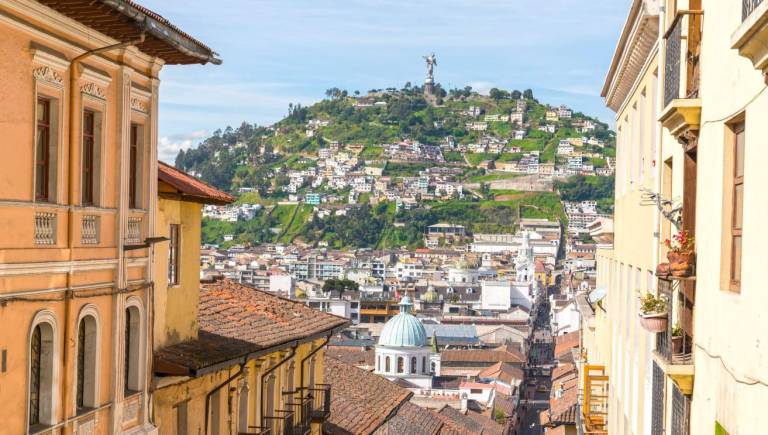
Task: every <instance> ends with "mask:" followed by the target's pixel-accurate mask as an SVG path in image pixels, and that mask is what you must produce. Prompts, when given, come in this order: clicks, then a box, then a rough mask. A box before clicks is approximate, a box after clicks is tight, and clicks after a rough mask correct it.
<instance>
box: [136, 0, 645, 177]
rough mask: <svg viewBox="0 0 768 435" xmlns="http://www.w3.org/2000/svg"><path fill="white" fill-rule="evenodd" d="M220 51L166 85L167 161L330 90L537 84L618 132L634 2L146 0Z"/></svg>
mask: <svg viewBox="0 0 768 435" xmlns="http://www.w3.org/2000/svg"><path fill="white" fill-rule="evenodd" d="M140 2H141V3H142V4H143V5H144V6H147V7H149V8H150V9H152V10H154V11H156V12H158V13H160V14H161V15H163V16H164V17H166V18H168V19H169V20H170V21H171V22H173V23H174V24H176V25H177V26H179V27H180V28H182V29H183V30H184V31H186V32H187V33H189V34H191V35H193V36H195V37H196V38H198V39H199V40H201V41H203V42H204V43H206V44H207V45H209V46H210V47H212V48H213V49H214V50H215V51H216V52H217V53H219V55H220V56H221V58H222V59H223V61H224V63H223V64H222V65H218V66H217V65H212V64H209V65H180V66H176V65H169V66H166V67H165V68H163V71H162V72H161V75H160V78H161V80H162V83H161V86H160V120H159V122H160V139H159V153H160V158H161V159H163V160H165V161H168V162H172V161H173V159H174V158H175V156H176V154H177V153H178V151H179V149H186V148H189V147H193V146H195V145H197V144H198V143H199V142H200V141H201V140H202V139H204V138H206V137H207V136H208V135H210V133H211V132H213V131H215V130H216V129H219V128H221V129H223V128H225V127H226V126H233V127H237V126H239V125H240V124H241V123H242V122H243V121H247V122H249V123H257V124H260V125H269V124H271V123H273V122H275V121H278V120H280V119H281V118H283V117H284V116H285V115H286V114H287V111H288V104H289V103H294V104H295V103H301V104H302V105H309V104H312V103H313V102H315V101H318V100H320V99H322V98H323V97H324V93H325V90H326V89H328V88H331V87H338V88H341V89H347V90H348V91H349V92H350V93H352V92H354V91H355V90H359V91H360V92H361V93H365V92H366V91H367V90H369V89H374V88H386V87H398V88H399V87H401V86H402V85H403V84H405V83H406V82H408V81H410V82H412V83H414V84H419V85H420V84H422V83H423V80H424V76H425V72H426V69H425V63H424V60H423V59H422V56H424V55H427V54H429V53H431V52H434V53H436V56H437V66H436V67H435V80H436V81H437V82H439V83H441V84H442V85H443V87H444V88H446V89H450V88H453V87H464V86H466V85H469V86H472V87H473V88H474V89H476V90H479V91H481V92H483V91H485V92H487V90H488V89H490V88H492V87H499V88H502V89H510V90H511V89H519V90H524V89H526V88H531V89H533V91H534V96H535V97H536V98H537V99H539V101H541V102H543V103H549V104H553V105H559V104H567V105H568V106H570V107H572V108H573V109H575V110H577V111H582V112H584V113H586V114H589V115H592V116H596V117H597V118H599V119H600V120H602V121H604V122H608V123H610V124H613V114H612V113H611V112H610V111H609V109H607V108H606V107H605V104H604V101H603V99H602V98H601V97H600V90H601V88H602V85H603V81H604V79H605V74H606V72H607V70H608V66H609V64H610V61H611V56H612V55H613V51H614V49H615V46H616V41H617V40H618V37H619V33H620V31H621V27H622V25H623V23H624V20H625V19H626V15H627V13H628V11H629V5H630V3H631V0H439V1H437V0H435V1H433V0H344V1H340V0H218V1H196V2H190V1H189V0H140Z"/></svg>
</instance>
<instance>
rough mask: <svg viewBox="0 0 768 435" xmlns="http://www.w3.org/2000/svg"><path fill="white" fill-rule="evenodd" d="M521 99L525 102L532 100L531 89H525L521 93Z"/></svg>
mask: <svg viewBox="0 0 768 435" xmlns="http://www.w3.org/2000/svg"><path fill="white" fill-rule="evenodd" d="M523 98H525V99H526V100H533V89H526V90H525V91H523Z"/></svg>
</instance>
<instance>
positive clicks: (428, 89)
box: [423, 53, 437, 97]
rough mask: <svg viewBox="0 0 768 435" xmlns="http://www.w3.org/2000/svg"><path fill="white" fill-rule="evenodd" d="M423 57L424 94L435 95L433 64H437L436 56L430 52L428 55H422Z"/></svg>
mask: <svg viewBox="0 0 768 435" xmlns="http://www.w3.org/2000/svg"><path fill="white" fill-rule="evenodd" d="M423 58H424V60H425V61H426V62H427V78H426V79H425V80H424V95H425V96H427V97H434V95H435V75H434V69H435V65H437V57H436V56H435V53H432V54H430V55H429V56H423Z"/></svg>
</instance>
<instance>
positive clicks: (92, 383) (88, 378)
mask: <svg viewBox="0 0 768 435" xmlns="http://www.w3.org/2000/svg"><path fill="white" fill-rule="evenodd" d="M89 308H90V307H89ZM87 311H91V310H89V309H87ZM87 311H86V312H87ZM97 325H98V323H97V321H96V317H95V316H94V314H90V313H88V314H84V315H83V316H82V317H81V319H80V322H79V325H78V327H77V360H76V370H77V371H76V375H75V380H76V383H77V384H76V394H75V403H76V406H77V412H78V413H80V412H83V411H85V410H88V409H92V408H95V407H96V406H97V403H96V400H97V399H96V381H97V370H98V368H97V367H98V365H97V362H96V357H97V355H98V348H97V346H98V329H97Z"/></svg>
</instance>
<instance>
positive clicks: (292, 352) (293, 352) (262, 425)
mask: <svg viewBox="0 0 768 435" xmlns="http://www.w3.org/2000/svg"><path fill="white" fill-rule="evenodd" d="M297 347H299V344H298V343H294V345H293V346H291V352H290V353H289V354H288V355H287V356H286V357H285V358H283V359H281V360H280V362H278V363H277V364H275V365H274V366H272V367H270V368H269V369H267V371H266V372H264V373H263V374H262V375H261V380H260V381H259V383H260V384H261V385H260V387H261V401H260V402H259V412H260V414H261V418H260V420H261V424H260V425H261V427H264V381H265V380H266V379H267V376H269V375H270V374H271V373H272V372H274V371H275V370H276V369H277V368H278V367H280V366H282V365H283V364H285V363H286V362H288V361H289V360H291V359H292V358H293V357H294V356H296V348H297Z"/></svg>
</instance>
